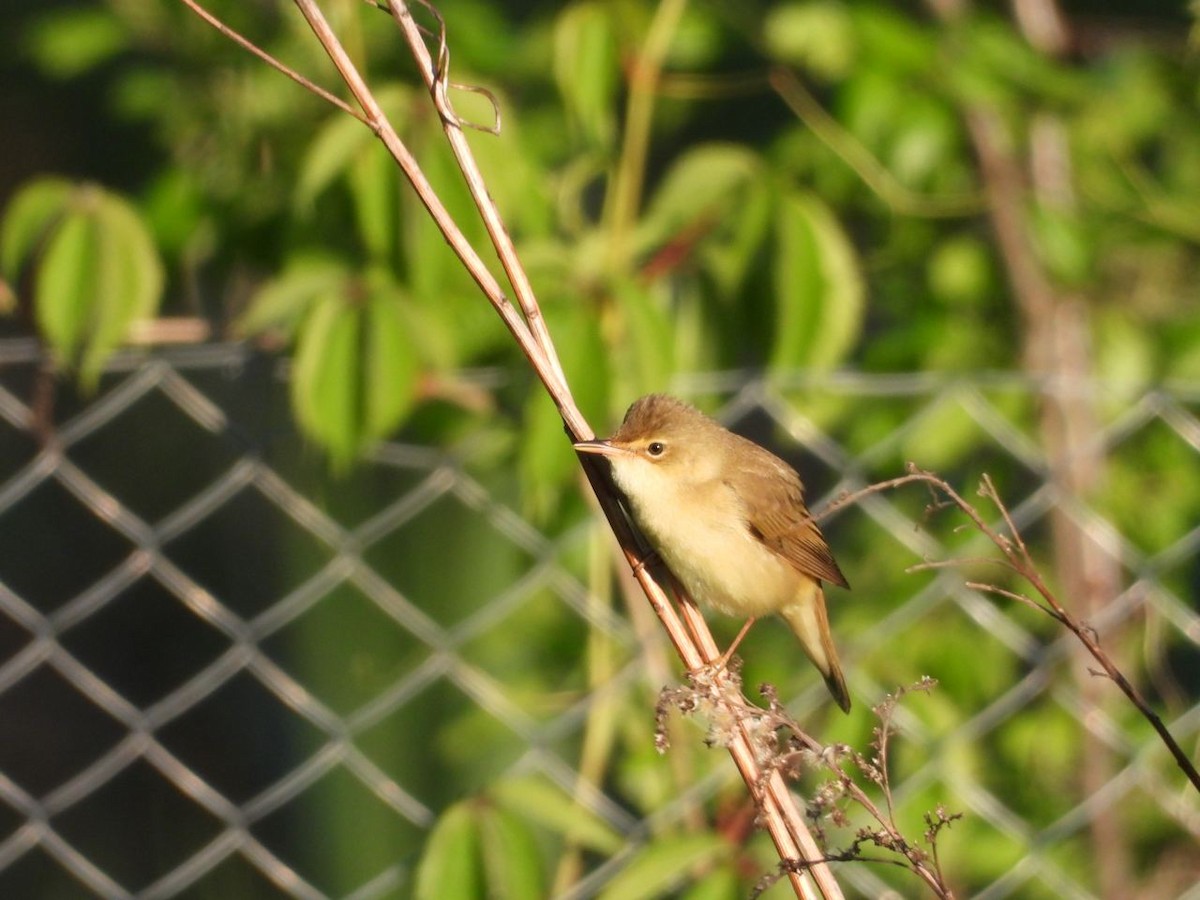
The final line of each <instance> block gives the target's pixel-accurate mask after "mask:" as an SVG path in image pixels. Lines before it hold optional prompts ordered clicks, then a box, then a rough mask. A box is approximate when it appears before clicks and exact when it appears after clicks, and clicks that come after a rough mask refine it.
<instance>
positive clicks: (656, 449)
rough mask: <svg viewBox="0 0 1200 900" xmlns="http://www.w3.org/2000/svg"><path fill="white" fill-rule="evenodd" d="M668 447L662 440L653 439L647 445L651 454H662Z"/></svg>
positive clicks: (647, 449)
mask: <svg viewBox="0 0 1200 900" xmlns="http://www.w3.org/2000/svg"><path fill="white" fill-rule="evenodd" d="M666 449H667V448H666V445H664V444H663V442H662V441H651V442H650V444H649V445H648V446H647V447H646V452H647V453H649V454H650V455H651V456H662V455H663V451H665V450H666Z"/></svg>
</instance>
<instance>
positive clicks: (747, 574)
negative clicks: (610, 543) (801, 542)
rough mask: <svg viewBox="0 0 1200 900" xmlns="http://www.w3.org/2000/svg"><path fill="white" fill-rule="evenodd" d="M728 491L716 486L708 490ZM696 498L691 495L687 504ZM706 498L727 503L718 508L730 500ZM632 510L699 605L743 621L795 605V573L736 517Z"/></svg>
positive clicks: (669, 508)
mask: <svg viewBox="0 0 1200 900" xmlns="http://www.w3.org/2000/svg"><path fill="white" fill-rule="evenodd" d="M727 490H728V488H725V487H724V485H721V484H714V485H713V486H712V487H711V488H710V489H709V491H708V492H709V493H718V492H722V491H727ZM699 499H701V498H700V497H697V496H696V492H695V491H693V492H692V495H691V496H690V497H689V498H688V505H694V504H695V503H696V501H697V500H699ZM706 499H709V500H713V501H716V500H725V501H726V503H717V504H714V505H716V506H718V507H721V506H726V505H727V504H728V502H729V500H730V499H731V498H727V497H720V496H717V497H710V498H706ZM706 505H707V504H706ZM708 508H710V509H711V508H712V506H711V505H709V506H708ZM633 512H634V518H635V519H637V522H638V526H639V527H640V528H641V529H642V531H644V532H645V534H646V536H647V537H648V538H649V539H650V541H651V543H652V544H653V545H654V548H655V550H657V551H658V555H659V556H661V557H662V559H663V562H665V563H666V564H667V566H669V567H670V569H671V571H672V572H673V573H674V574H675V577H676V578H678V579H679V581H680V582H681V583H682V584H683V587H684V589H686V590H687V592H688V594H690V595H691V597H692V599H693V600H696V601H697V602H698V603H702V604H705V605H707V606H711V607H712V608H714V609H716V610H717V611H719V612H722V613H725V614H727V615H731V616H739V617H742V618H747V617H750V616H765V615H769V614H771V613H774V612H778V611H779V609H780V608H781V607H783V606H787V605H788V604H790V603H792V602H794V601H795V599H796V595H797V588H798V585H797V581H796V579H797V574H798V573H797V572H796V571H795V569H793V568H792V567H791V566H789V565H788V564H787V563H786V562H784V561H783V560H782V559H780V558H779V557H778V556H777V555H776V554H774V553H772V552H771V551H770V550H768V549H767V548H766V547H764V546H763V545H762V544H761V543H759V542H758V541H757V540H755V539H754V536H753V535H752V534H751V533H750V531H749V529H747V528H746V526H745V524H744V523H743V522H742V521H741V517H740V516H729V517H726V518H724V519H716V518H714V517H712V516H695V515H686V514H683V513H681V511H680V507H679V505H678V504H671V503H657V504H654V505H653V506H652V507H650V508H637V507H635V508H634V510H633Z"/></svg>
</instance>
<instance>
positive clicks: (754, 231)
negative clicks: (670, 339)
mask: <svg viewBox="0 0 1200 900" xmlns="http://www.w3.org/2000/svg"><path fill="white" fill-rule="evenodd" d="M739 198H740V199H739V202H738V203H736V204H734V205H733V208H732V209H730V210H729V213H728V215H726V216H724V217H723V218H722V220H721V222H720V224H719V225H718V226H717V228H716V230H715V231H714V232H713V234H712V235H711V237H710V238H709V239H708V240H706V241H705V242H704V243H703V244H702V245H701V246H700V256H701V259H702V260H703V262H704V265H705V268H706V269H707V270H708V272H709V274H710V275H711V276H712V278H713V281H714V283H715V284H716V287H717V289H718V290H719V291H720V292H721V294H722V295H723V298H730V297H734V296H736V294H737V292H738V291H739V290H740V289H741V288H742V286H743V285H744V284H745V282H746V280H747V278H748V277H749V276H750V274H751V273H752V272H753V269H754V266H755V264H756V262H758V261H759V260H760V255H759V254H760V251H761V249H762V245H763V241H764V240H765V238H766V236H767V234H768V233H769V232H770V228H771V217H772V214H773V213H774V210H775V195H774V191H773V190H772V187H771V184H770V182H769V180H767V179H764V178H755V179H753V180H752V181H751V182H750V183H749V184H747V185H746V186H745V189H744V190H742V191H740V192H739Z"/></svg>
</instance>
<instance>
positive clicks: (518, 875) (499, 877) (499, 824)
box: [478, 804, 546, 900]
mask: <svg viewBox="0 0 1200 900" xmlns="http://www.w3.org/2000/svg"><path fill="white" fill-rule="evenodd" d="M478 821H479V836H480V843H481V845H482V850H483V853H482V856H483V870H484V883H485V884H486V885H487V895H488V897H489V898H494V900H540V898H541V897H544V896H545V894H546V887H545V884H544V880H545V879H544V877H543V874H542V857H541V853H540V852H539V850H538V845H537V841H536V840H535V838H534V835H533V833H532V832H531V831H530V830H529V828H528V826H526V825H525V823H524V822H523V821H522V820H521V819H520V818H518V817H517V816H515V815H514V814H512V813H511V812H509V811H508V810H506V809H502V808H500V807H498V806H495V805H493V804H483V805H481V808H480V809H479V811H478Z"/></svg>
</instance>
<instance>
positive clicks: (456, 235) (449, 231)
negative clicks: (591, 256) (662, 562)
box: [185, 0, 590, 440]
mask: <svg viewBox="0 0 1200 900" xmlns="http://www.w3.org/2000/svg"><path fill="white" fill-rule="evenodd" d="M185 2H186V0H185ZM293 2H294V3H295V4H296V6H297V8H298V9H299V10H300V12H301V14H302V15H303V16H304V18H305V20H306V21H307V22H308V24H309V27H310V28H312V30H313V33H314V34H315V35H316V36H317V40H319V41H320V42H321V46H322V47H323V48H324V49H325V52H326V54H328V56H329V58H330V59H331V60H332V61H333V64H334V66H336V67H337V70H338V74H340V75H341V76H342V80H343V81H345V82H346V86H347V87H348V88H349V89H350V92H351V93H352V94H353V95H354V99H355V100H357V101H358V104H359V106H361V107H362V109H363V110H364V112H365V113H366V115H367V124H368V126H369V127H370V128H371V130H372V131H374V132H375V134H377V135H378V136H379V139H380V140H381V141H383V143H384V146H386V147H387V149H388V151H389V152H390V153H391V154H392V157H393V158H394V159H395V160H396V162H397V164H398V165H399V166H400V168H401V170H402V171H403V172H404V176H405V177H406V178H407V179H408V180H409V183H410V184H412V186H413V189H414V190H415V191H416V192H417V196H418V197H419V198H420V200H421V202H422V203H423V204H424V205H425V208H426V209H427V210H429V214H430V216H431V217H432V218H433V220H434V222H435V223H436V224H437V226H438V228H439V229H440V230H441V232H442V235H443V236H444V237H445V238H446V241H447V243H449V244H450V247H451V249H452V250H453V251H454V253H455V255H456V256H458V258H459V259H460V260H461V261H462V263H463V265H464V266H465V267H466V269H467V271H468V272H469V273H470V275H471V277H472V278H473V279H474V280H475V283H476V284H478V285H479V288H480V290H482V291H483V293H484V295H485V296H486V297H487V298H488V300H489V301H490V302H491V304H492V306H493V307H495V309H496V311H497V312H498V313H499V314H500V318H501V319H502V320H503V321H504V324H505V325H506V326H507V327H508V330H509V331H510V332H511V333H512V335H513V337H514V338H516V340H517V343H518V344H519V345H520V346H521V349H522V351H523V352H524V353H525V355H526V357H527V358H528V359H529V361H530V363H531V364H532V365H533V367H534V369H535V370H536V372H537V374H538V377H539V378H540V379H541V380H542V381H543V383H545V384H547V385H550V384H554V385H556V386H558V376H557V374H556V373H555V372H554V370H553V367H552V366H551V365H550V362H549V360H548V359H547V357H546V355H545V354H544V353H542V352H540V350H539V347H538V346H537V343H536V341H535V340H534V338H533V335H532V333H531V332H530V330H529V327H528V326H527V325H526V323H525V321H524V320H523V319H522V318H521V315H520V314H519V313H518V312H517V310H516V309H515V308H514V307H513V305H512V304H511V303H510V302H509V301H508V298H506V297H505V296H504V291H503V289H502V288H501V287H500V283H499V282H498V281H497V280H496V279H495V277H494V276H493V275H492V273H491V272H490V271H489V270H488V268H487V266H486V265H485V264H484V262H483V260H482V259H481V258H480V257H479V254H478V253H476V252H475V249H474V248H473V247H472V246H471V245H470V243H469V242H468V241H467V239H466V236H465V235H463V233H462V231H461V230H460V229H459V228H458V226H457V225H455V224H454V220H453V219H452V218H451V217H450V213H449V212H448V211H447V210H446V208H445V207H444V206H443V205H442V202H441V200H440V199H438V196H437V194H436V193H435V192H434V190H433V187H432V186H431V185H430V184H429V181H428V180H427V179H426V178H425V174H424V173H423V172H422V171H421V168H420V166H418V165H417V161H416V159H415V158H414V157H413V155H412V154H411V153H410V152H409V150H408V148H407V147H405V146H404V143H403V142H402V141H401V140H400V137H399V135H397V134H396V131H395V129H394V128H392V126H391V123H390V122H388V120H387V117H386V116H384V114H383V111H382V110H381V109H380V108H379V104H378V103H377V102H376V100H375V97H374V96H373V95H372V94H371V91H370V89H369V88H368V87H367V85H366V82H365V81H364V80H363V78H362V76H361V75H360V74H359V73H358V69H357V68H355V66H354V63H353V61H352V60H351V59H350V57H349V55H348V54H347V53H346V51H345V49H344V48H343V47H342V45H341V43H340V42H339V41H338V39H337V36H336V35H335V34H334V33H333V29H332V28H330V26H329V23H328V22H327V21H326V19H325V17H324V15H323V14H322V13H321V10H320V8H319V7H318V6H317V5H316V3H315V2H313V0H293ZM572 406H573V404H572ZM561 408H562V407H561V405H560V409H561ZM565 415H566V413H565V411H564V418H565ZM575 416H576V421H575V423H574V426H575V427H576V428H580V427H582V430H584V431H587V426H586V424H584V423H583V419H582V416H579V415H578V413H577V412H576V414H575ZM589 437H590V434H589ZM580 440H587V438H580Z"/></svg>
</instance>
